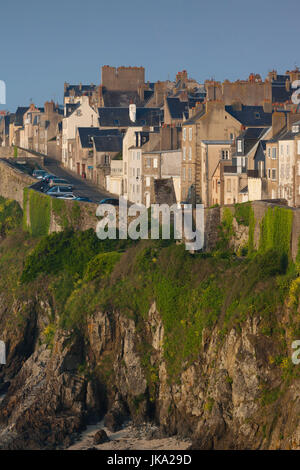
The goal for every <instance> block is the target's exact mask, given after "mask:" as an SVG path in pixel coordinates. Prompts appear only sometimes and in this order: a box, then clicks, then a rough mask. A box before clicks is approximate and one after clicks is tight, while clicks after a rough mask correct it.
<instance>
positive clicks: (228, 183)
mask: <svg viewBox="0 0 300 470" xmlns="http://www.w3.org/2000/svg"><path fill="white" fill-rule="evenodd" d="M227 192H229V193H231V179H228V180H227Z"/></svg>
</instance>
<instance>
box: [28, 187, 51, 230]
mask: <svg viewBox="0 0 300 470" xmlns="http://www.w3.org/2000/svg"><path fill="white" fill-rule="evenodd" d="M28 196H29V197H28V200H29V217H30V224H29V231H30V234H31V235H32V236H33V237H41V236H44V235H48V233H49V229H50V218H51V199H50V197H48V196H44V195H42V194H40V193H38V192H37V191H33V190H30V191H29V194H28ZM25 211H26V209H25V206H24V213H25ZM26 212H27V211H26Z"/></svg>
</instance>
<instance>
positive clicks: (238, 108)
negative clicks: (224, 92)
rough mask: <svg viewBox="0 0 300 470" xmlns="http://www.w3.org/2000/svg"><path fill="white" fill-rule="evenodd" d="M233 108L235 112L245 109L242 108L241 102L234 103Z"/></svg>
mask: <svg viewBox="0 0 300 470" xmlns="http://www.w3.org/2000/svg"><path fill="white" fill-rule="evenodd" d="M231 106H232V109H233V110H234V111H242V109H243V108H242V103H241V102H240V101H235V102H233V103H232V105H231Z"/></svg>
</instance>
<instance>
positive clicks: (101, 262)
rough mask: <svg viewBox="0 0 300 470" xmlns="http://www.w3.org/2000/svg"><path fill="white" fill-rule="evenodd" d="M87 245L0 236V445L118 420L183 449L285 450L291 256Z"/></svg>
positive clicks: (292, 433)
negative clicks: (186, 441) (0, 348)
mask: <svg viewBox="0 0 300 470" xmlns="http://www.w3.org/2000/svg"><path fill="white" fill-rule="evenodd" d="M97 243H98V242H97ZM99 243H100V244H101V243H102V245H101V248H99V246H100V245H97V244H96V245H95V240H94V238H93V236H92V235H91V234H84V233H83V234H79V235H78V234H74V233H73V232H68V233H64V232H62V233H60V234H54V235H51V236H49V237H46V238H43V239H39V240H34V239H32V238H30V237H29V236H28V235H26V234H23V233H21V232H20V233H19V232H18V233H16V232H15V233H10V234H9V235H6V236H5V237H4V239H3V240H2V242H1V244H0V255H1V257H0V292H1V302H0V325H1V328H0V331H1V339H3V340H4V341H5V342H6V345H7V351H8V356H7V364H6V366H2V368H0V393H1V392H2V393H5V396H4V395H3V396H4V398H3V400H2V402H1V404H0V447H1V448H6V449H7V448H8V449H23V448H27V449H28V448H32V449H44V448H59V447H61V446H62V447H66V446H68V445H69V444H70V443H71V442H72V441H73V439H74V438H75V437H76V435H77V433H78V432H79V431H80V430H82V429H83V428H84V426H85V425H86V424H87V423H90V422H97V421H98V420H99V419H100V418H102V417H105V423H106V425H107V427H109V428H110V429H114V430H115V429H118V428H119V427H120V426H121V424H122V423H123V421H124V420H125V419H127V418H128V417H130V418H131V419H132V420H133V421H134V422H136V423H141V422H144V421H152V422H155V423H156V424H158V425H159V426H160V428H161V431H162V433H163V434H165V435H173V434H178V435H181V436H189V437H191V438H192V440H193V442H194V444H193V448H197V449H299V448H300V426H299V413H300V401H299V395H300V380H299V378H300V375H299V368H300V365H296V364H293V362H292V360H291V357H292V352H293V351H292V349H291V344H292V342H293V341H294V340H296V339H300V319H299V307H298V299H299V286H300V282H299V277H298V271H297V266H295V265H294V264H293V263H291V261H289V262H288V264H287V263H286V262H285V261H286V257H285V256H283V255H282V253H281V254H279V253H278V252H276V251H272V250H271V251H270V250H266V251H264V250H261V251H260V252H258V253H256V254H255V255H253V256H250V257H249V256H247V255H246V254H245V255H243V256H242V255H240V256H236V255H234V253H232V252H224V251H223V252H222V253H220V251H218V252H217V253H216V254H215V255H213V254H211V255H201V254H200V255H197V254H195V255H190V254H188V253H187V252H186V251H185V250H184V246H183V245H176V244H174V243H169V244H168V243H161V242H157V243H156V242H143V243H141V242H140V243H137V244H132V245H131V246H120V245H117V244H116V243H114V244H105V243H104V242H99ZM79 247H80V248H79ZM83 248H84V249H83ZM104 248H105V249H104ZM68 250H71V252H72V255H70V252H69V251H68ZM72 250H75V251H72ZM68 253H69V254H68ZM74 253H77V254H76V256H78V257H76V256H75V254H74ZM49 259H51V262H50V263H48V264H47V260H49ZM12 260H13V262H12ZM0 367H1V366H0Z"/></svg>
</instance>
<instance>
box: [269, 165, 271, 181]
mask: <svg viewBox="0 0 300 470" xmlns="http://www.w3.org/2000/svg"><path fill="white" fill-rule="evenodd" d="M268 178H269V179H271V169H270V168H268Z"/></svg>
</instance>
